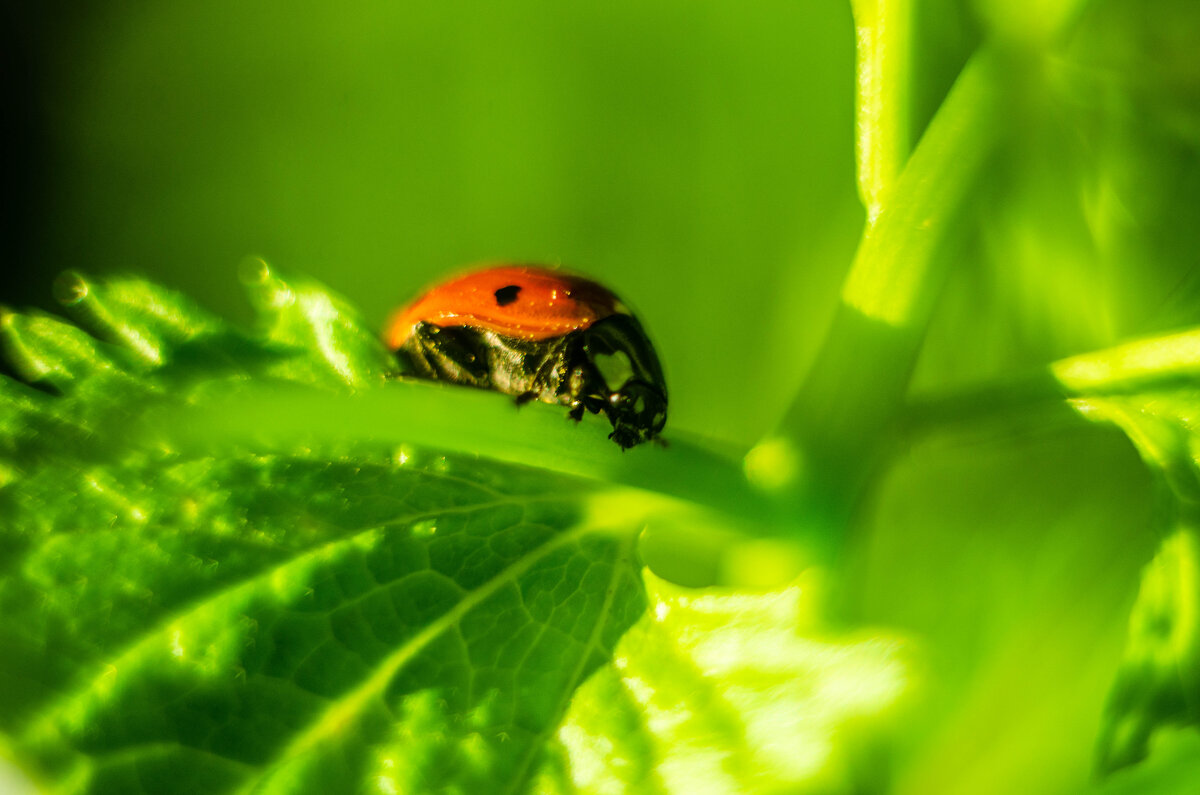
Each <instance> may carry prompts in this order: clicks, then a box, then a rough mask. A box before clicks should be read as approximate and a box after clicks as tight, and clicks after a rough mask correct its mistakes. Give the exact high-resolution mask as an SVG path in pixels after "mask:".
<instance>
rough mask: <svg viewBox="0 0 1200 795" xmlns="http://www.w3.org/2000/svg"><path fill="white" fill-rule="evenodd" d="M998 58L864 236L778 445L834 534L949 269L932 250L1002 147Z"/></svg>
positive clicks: (921, 151)
mask: <svg viewBox="0 0 1200 795" xmlns="http://www.w3.org/2000/svg"><path fill="white" fill-rule="evenodd" d="M1003 63H1004V59H1003V58H1002V57H1001V54H1000V53H999V52H996V51H993V50H991V49H987V48H985V49H983V50H981V51H979V52H977V53H976V54H975V56H973V57H972V58H971V60H970V61H969V62H968V63H967V65H966V66H965V67H964V69H963V71H962V73H961V74H960V75H959V77H958V80H957V81H956V83H955V85H954V87H953V88H952V89H951V91H950V94H949V95H948V96H947V98H946V100H945V102H943V104H942V107H941V108H940V110H939V111H938V112H937V114H936V116H935V117H934V119H933V121H932V122H931V123H930V125H929V127H928V129H927V130H926V132H925V134H924V136H923V137H922V138H921V141H920V143H919V144H918V146H917V148H916V150H915V151H914V153H913V155H912V157H911V158H910V159H909V161H908V163H907V165H906V166H905V168H904V171H903V172H902V173H901V175H900V177H899V179H898V180H897V182H896V183H895V185H894V186H893V187H892V189H891V190H890V191H889V192H888V197H889V198H888V201H887V202H886V204H885V205H884V206H883V207H882V208H881V210H880V212H879V214H878V217H877V218H876V219H875V222H874V223H870V224H868V225H867V227H866V230H865V232H864V235H863V239H862V242H861V243H860V245H859V248H858V252H857V254H856V256H855V259H854V263H853V265H852V267H851V270H850V274H849V276H848V278H847V279H846V282H845V285H844V287H843V291H842V305H841V306H840V307H839V309H838V311H837V313H836V315H835V317H834V321H833V324H832V327H831V328H830V331H829V333H828V336H827V338H826V342H825V344H824V346H823V347H822V349H821V351H820V352H819V354H818V356H817V359H816V361H815V363H814V365H813V367H812V369H811V370H810V372H809V374H808V377H807V379H806V381H805V383H804V386H803V388H802V389H801V392H800V395H799V396H798V398H797V400H796V402H795V403H794V404H793V405H792V407H791V408H790V410H789V411H788V413H787V415H786V416H785V418H784V420H783V422H782V424H781V427H780V434H781V435H782V436H784V437H785V438H789V439H792V440H793V441H796V442H798V443H799V449H800V450H801V451H802V455H803V457H804V461H805V465H806V472H807V473H808V474H809V477H808V480H807V483H806V484H805V485H806V488H807V490H808V491H807V494H806V495H805V499H804V504H805V505H806V506H809V509H810V510H815V511H817V513H818V519H819V520H820V521H823V522H833V523H834V525H835V526H840V525H842V524H843V523H844V522H845V521H846V519H847V518H848V516H849V513H850V512H851V511H852V509H853V506H854V504H855V502H856V501H857V496H858V494H859V493H860V490H861V487H862V485H863V482H864V479H865V477H866V474H867V472H869V471H870V469H871V467H872V466H873V462H874V457H875V455H876V454H877V453H878V451H879V449H880V447H881V444H880V443H881V440H882V437H884V436H885V434H886V433H887V432H888V430H889V429H890V427H891V426H892V424H893V422H894V421H895V419H896V417H897V415H898V413H899V412H900V410H901V408H902V406H903V401H904V396H905V392H906V391H907V388H908V382H909V376H910V374H911V371H912V368H913V365H914V363H915V361H916V357H917V352H918V349H919V346H920V343H921V339H922V337H923V335H924V332H925V328H926V326H927V325H928V322H929V318H930V315H931V312H932V308H933V305H934V302H935V299H936V296H937V295H938V293H939V292H940V289H941V286H942V284H943V282H944V280H945V276H946V273H947V271H948V269H949V267H950V262H949V260H948V258H945V257H939V256H938V253H939V251H938V249H939V246H940V245H941V244H942V243H943V241H944V240H945V239H946V237H947V236H948V234H949V233H950V231H951V229H952V227H953V224H954V222H955V221H956V219H957V211H958V210H959V208H960V207H961V205H962V203H963V200H964V199H965V197H966V196H967V195H968V194H969V192H970V191H971V189H972V187H973V186H974V185H975V184H976V182H977V179H978V176H979V173H980V171H981V169H982V168H983V166H984V164H985V163H986V161H987V160H988V158H989V156H990V155H991V153H992V152H993V150H994V148H995V145H996V143H997V141H998V140H999V138H1000V136H999V127H1000V124H999V105H1000V102H999V100H1000V91H999V87H1000V86H1002V85H1003V82H1002V80H1001V76H1002V73H1001V71H1000V70H1001V68H1002V66H1003Z"/></svg>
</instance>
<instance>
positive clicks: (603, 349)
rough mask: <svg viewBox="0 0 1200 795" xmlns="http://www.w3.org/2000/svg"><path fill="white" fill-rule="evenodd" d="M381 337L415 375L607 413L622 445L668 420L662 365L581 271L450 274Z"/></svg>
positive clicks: (618, 306)
mask: <svg viewBox="0 0 1200 795" xmlns="http://www.w3.org/2000/svg"><path fill="white" fill-rule="evenodd" d="M384 339H385V341H386V343H387V345H388V347H389V348H391V349H392V350H393V351H395V352H396V354H397V355H398V356H399V357H400V358H401V359H402V360H403V361H404V362H406V363H407V364H408V365H410V367H409V368H408V370H409V372H410V374H412V375H415V376H417V377H420V378H429V379H434V380H439V381H450V382H452V383H455V384H464V385H467V386H473V387H478V388H480V389H494V390H496V391H498V392H503V393H504V394H506V395H514V396H516V398H517V402H518V403H524V402H526V401H529V400H540V401H542V402H544V403H557V404H559V405H563V406H569V407H570V411H569V412H568V416H570V417H571V419H573V420H576V421H578V420H581V419H582V418H583V413H584V411H590V412H591V413H593V414H599V413H601V412H603V413H604V415H605V416H606V417H608V420H609V422H611V423H612V427H613V430H612V433H610V434H609V437H608V438H610V439H612V440H613V441H615V442H616V443H617V444H618V445H620V446H621V448H622V449H628V448H630V447H633V446H634V445H637V444H640V443H642V442H644V441H647V440H649V439H653V438H654V437H656V436H658V434H659V433H660V432H661V431H662V429H663V425H665V424H666V421H667V385H666V382H665V381H664V379H663V372H662V366H661V365H660V364H659V362H658V355H657V354H656V353H655V352H654V346H653V345H651V344H650V340H649V338H647V337H646V332H645V331H644V330H643V329H642V325H641V323H639V322H638V320H637V318H635V317H634V316H633V315H632V314H630V312H629V310H628V309H627V308H626V307H625V305H624V304H622V303H621V301H620V299H618V298H617V296H615V295H614V294H613V293H612V292H611V291H609V290H608V289H607V288H605V287H603V286H602V285H600V284H597V283H596V282H594V281H591V280H590V279H585V278H583V277H582V276H576V275H573V274H569V273H564V272H562V271H558V270H551V269H549V268H544V267H538V266H535V265H500V266H495V267H490V268H486V269H484V270H478V271H475V272H473V273H468V274H466V275H463V276H459V277H457V278H452V279H450V280H448V281H445V282H442V283H441V284H439V285H437V286H435V287H433V288H432V289H431V290H429V291H428V292H426V293H425V294H424V295H422V296H420V297H419V298H417V299H416V300H415V301H413V302H412V303H411V304H409V305H408V306H407V307H405V308H403V309H401V310H399V311H398V312H396V313H395V314H394V315H393V316H392V318H391V320H389V321H388V325H387V330H386V332H385V334H384Z"/></svg>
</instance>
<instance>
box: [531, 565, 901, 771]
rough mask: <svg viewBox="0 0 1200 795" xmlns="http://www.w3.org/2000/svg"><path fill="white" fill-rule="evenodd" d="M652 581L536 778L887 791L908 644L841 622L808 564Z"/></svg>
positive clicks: (580, 696) (576, 703)
mask: <svg viewBox="0 0 1200 795" xmlns="http://www.w3.org/2000/svg"><path fill="white" fill-rule="evenodd" d="M648 586H649V590H650V595H651V600H652V605H653V607H652V609H651V611H650V612H649V613H648V614H647V615H646V616H645V617H643V619H642V620H641V621H640V622H639V623H638V624H637V625H635V626H634V627H633V629H631V630H630V631H629V632H628V633H627V634H626V636H625V637H624V639H622V641H621V642H620V644H619V645H618V647H617V650H616V657H615V659H614V660H613V662H612V663H611V664H610V665H608V666H606V667H605V668H602V669H601V670H599V671H598V672H597V673H596V675H595V676H593V677H592V679H591V680H590V681H588V683H587V684H586V685H585V686H584V687H583V688H582V689H581V690H580V691H579V693H578V695H577V696H576V699H575V701H574V703H573V704H572V706H571V710H570V712H569V713H568V714H567V717H566V720H565V721H564V723H563V726H562V728H561V729H560V730H559V732H558V737H557V741H556V744H555V753H554V755H553V756H551V757H550V759H549V760H548V763H547V765H546V768H545V769H544V770H543V773H542V776H541V778H540V779H539V790H541V791H545V792H557V793H605V792H647V793H678V794H679V795H683V794H684V793H776V792H779V793H782V792H788V793H824V794H826V795H828V794H830V793H854V792H863V791H880V788H881V787H882V786H884V784H885V782H886V775H885V774H883V773H882V771H880V770H879V769H878V767H877V765H876V764H875V763H876V762H878V761H879V759H880V758H883V756H885V755H886V754H887V752H888V751H887V742H888V737H889V736H891V735H892V730H893V728H894V727H893V726H892V724H893V723H894V719H895V718H896V717H897V715H898V712H897V708H898V707H899V706H900V705H902V704H903V703H904V701H905V700H906V698H907V697H908V696H909V695H910V693H911V680H912V678H913V674H914V671H913V668H914V666H913V661H912V659H911V657H912V653H911V649H910V644H909V643H908V642H906V641H904V640H903V639H901V638H899V637H897V636H893V635H888V634H883V633H873V632H867V631H859V632H855V633H844V634H837V633H832V632H830V631H829V630H828V629H827V628H825V627H824V626H822V621H821V619H820V615H821V613H822V612H823V610H822V609H821V607H820V605H821V601H820V600H819V599H818V594H819V593H820V590H821V589H820V584H819V582H818V580H817V579H816V578H814V577H813V576H812V575H811V573H810V575H808V576H805V577H802V578H801V579H800V580H799V581H797V582H796V583H794V584H792V585H790V586H788V587H786V588H782V589H779V590H774V591H769V592H760V593H754V592H721V591H691V590H688V589H684V588H679V587H676V586H672V585H670V584H668V583H666V582H663V581H661V580H658V579H657V578H654V577H653V576H649V575H648Z"/></svg>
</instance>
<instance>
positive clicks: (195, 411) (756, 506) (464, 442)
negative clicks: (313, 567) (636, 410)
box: [127, 381, 777, 535]
mask: <svg viewBox="0 0 1200 795" xmlns="http://www.w3.org/2000/svg"><path fill="white" fill-rule="evenodd" d="M607 430H608V427H607V423H605V422H604V421H603V420H602V419H600V418H596V417H587V418H585V419H584V421H583V422H582V423H580V424H578V425H576V424H574V423H571V422H569V421H568V420H567V419H566V418H565V417H564V414H563V412H562V411H561V410H558V409H557V407H553V406H545V405H541V404H530V405H528V406H524V407H522V408H519V409H518V408H517V407H516V406H515V405H514V403H513V401H512V400H510V399H508V398H506V397H504V396H501V395H496V394H493V393H489V392H483V391H479V390H471V389H463V388H461V387H452V386H446V385H442V384H430V383H424V382H410V381H397V382H393V383H390V384H387V385H385V386H383V387H380V388H373V389H367V390H363V391H361V392H359V393H357V394H354V395H338V394H330V393H327V392H319V391H315V390H311V389H306V388H301V387H294V386H290V385H268V386H257V385H247V386H243V387H240V388H238V389H236V390H234V391H232V392H231V393H229V394H223V395H212V396H206V397H205V398H204V399H203V400H202V401H195V402H194V403H193V405H190V406H186V407H184V406H180V405H178V404H175V403H167V404H164V405H162V406H158V407H152V408H151V409H149V410H147V411H146V412H145V413H144V414H143V416H142V417H141V419H140V421H139V422H138V424H137V426H136V427H135V428H134V429H132V432H131V433H129V434H127V436H128V438H132V439H133V440H134V443H135V444H138V445H139V446H144V445H151V446H152V448H157V449H165V450H177V451H180V452H190V453H200V454H208V453H214V454H216V453H223V452H228V451H229V450H231V449H235V450H236V449H237V448H239V447H244V448H246V449H248V450H252V451H254V452H256V453H262V452H271V451H277V452H281V453H292V452H295V451H296V450H298V449H303V448H305V447H306V446H307V447H321V448H323V449H329V448H330V446H331V445H332V446H334V449H336V446H337V445H353V446H354V449H356V450H362V449H370V446H371V445H376V446H384V447H388V448H391V449H392V451H393V454H394V455H395V456H397V457H398V456H399V455H400V454H401V453H404V455H406V456H417V455H430V454H433V455H437V454H441V453H459V454H465V455H481V456H484V457H486V458H492V459H496V460H502V461H508V462H512V463H516V464H522V465H525V466H531V467H538V468H541V469H546V470H550V471H554V472H559V473H563V474H567V475H572V476H576V477H582V478H588V479H593V480H597V481H602V482H605V483H610V484H611V483H617V484H622V485H625V486H631V487H635V488H638V489H643V490H646V491H649V492H654V493H658V494H662V495H666V496H669V497H673V498H677V499H680V500H685V501H687V502H689V503H692V504H695V505H700V506H706V507H709V508H714V509H717V510H719V511H722V512H724V513H725V514H727V515H729V516H730V517H733V518H734V519H735V520H736V521H737V523H739V524H741V525H747V524H748V525H752V526H751V527H746V528H745V529H746V530H747V532H752V533H754V534H756V535H761V534H771V533H773V532H775V531H774V529H773V517H775V516H776V515H777V510H776V508H775V506H774V504H773V502H772V501H771V499H770V498H769V497H767V496H765V495H763V494H761V493H759V492H757V491H754V490H753V489H752V488H751V486H750V485H749V483H748V482H747V481H746V478H745V477H744V475H743V472H742V467H741V463H740V461H738V460H737V459H736V458H734V459H730V458H728V457H724V456H720V455H717V454H714V453H712V452H710V451H708V450H707V449H705V448H704V447H702V446H701V445H698V444H695V443H691V442H689V441H688V440H686V439H683V438H680V435H679V434H677V433H671V434H669V436H670V441H669V446H666V447H662V446H658V445H655V444H644V445H641V446H639V447H635V448H633V449H631V450H627V451H624V452H622V451H621V450H620V449H619V448H618V447H617V446H616V445H615V444H613V442H611V441H610V440H609V439H608V438H607V436H606V434H607ZM514 438H515V439H520V440H521V441H520V443H519V444H514V443H513V439H514Z"/></svg>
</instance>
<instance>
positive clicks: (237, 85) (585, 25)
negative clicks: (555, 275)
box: [4, 0, 861, 442]
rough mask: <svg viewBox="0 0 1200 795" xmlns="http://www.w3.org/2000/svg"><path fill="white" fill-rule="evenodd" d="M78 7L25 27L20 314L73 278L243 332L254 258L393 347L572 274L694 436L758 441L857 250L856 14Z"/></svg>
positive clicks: (823, 10) (381, 6) (429, 6)
mask: <svg viewBox="0 0 1200 795" xmlns="http://www.w3.org/2000/svg"><path fill="white" fill-rule="evenodd" d="M84 8H85V9H86V10H83V11H81V10H80V9H79V8H74V7H72V8H69V9H68V8H66V7H65V6H64V7H60V8H58V9H56V10H54V11H53V13H51V12H50V11H36V10H29V11H28V12H27V13H28V14H29V15H30V19H29V20H27V21H26V25H27V27H32V28H36V27H37V25H40V36H41V38H42V46H41V47H39V48H38V51H37V52H34V53H31V58H32V60H33V62H34V64H35V65H36V70H35V73H36V74H35V76H36V77H37V79H38V82H37V83H36V91H35V92H34V96H32V97H31V101H32V102H33V104H34V105H35V106H36V107H35V109H36V111H37V117H36V118H35V119H34V121H35V123H36V124H38V125H40V126H39V127H38V128H37V129H36V136H32V137H33V138H34V140H30V141H28V142H27V144H28V145H29V146H30V147H31V148H32V149H33V156H34V158H35V159H36V162H34V163H33V164H31V165H30V166H29V168H32V169H36V170H35V171H32V172H31V177H30V180H29V182H30V183H31V184H29V185H27V186H26V188H27V189H28V190H30V191H31V192H32V193H33V194H34V195H33V196H31V200H32V202H31V204H30V206H29V207H28V208H27V212H28V216H27V219H26V222H24V223H22V224H21V225H20V228H17V229H16V230H15V235H14V238H15V241H14V244H13V249H14V250H15V251H17V252H18V257H17V258H16V268H15V270H17V271H18V275H17V278H16V281H15V283H11V282H10V283H9V284H8V285H6V287H5V292H6V293H8V294H7V295H5V296H4V299H5V300H6V301H7V302H10V303H11V302H17V303H30V302H32V303H41V304H46V303H47V298H48V296H49V286H50V282H51V280H52V278H53V276H54V274H56V273H57V272H58V271H60V270H62V269H64V268H68V267H74V268H79V269H82V270H86V271H89V272H93V273H109V272H114V271H118V272H134V273H140V274H148V275H150V276H151V277H153V278H156V279H159V280H161V281H164V282H166V283H167V284H169V285H171V286H173V287H177V288H179V289H182V290H184V291H186V292H188V293H189V294H191V295H193V296H195V297H196V298H198V299H199V300H201V301H202V302H203V303H205V304H206V305H208V306H211V307H213V308H215V309H217V310H219V311H221V312H223V313H226V314H231V315H234V316H238V315H239V313H241V314H242V315H245V314H246V312H245V309H244V305H243V302H242V299H241V296H240V294H239V290H238V289H237V287H236V277H235V271H236V265H237V263H238V261H239V260H240V259H241V258H243V257H245V256H247V255H259V256H263V257H265V258H266V259H268V260H269V261H270V262H272V263H273V264H274V265H276V266H277V267H280V268H283V269H285V270H293V271H303V272H306V273H309V274H311V275H313V276H316V277H317V278H319V279H321V280H323V281H325V282H326V283H328V284H329V285H330V286H332V287H333V288H334V289H336V290H339V291H341V292H342V293H344V294H345V295H347V296H348V297H350V298H351V299H352V300H353V301H354V302H356V303H357V304H358V305H359V306H360V307H361V308H362V309H363V311H364V312H365V313H366V315H367V317H368V318H369V319H370V320H373V321H376V322H379V323H381V322H382V321H383V319H384V318H385V316H386V314H387V313H388V311H389V310H390V309H391V308H393V307H394V306H395V305H396V304H398V303H400V302H402V301H405V300H407V299H408V298H410V297H411V296H413V295H414V293H415V292H416V291H418V290H419V289H420V288H421V287H422V286H423V285H425V284H427V283H428V282H429V281H430V280H435V279H437V278H439V277H440V276H442V275H443V274H445V273H446V272H448V271H452V270H454V269H456V268H461V267H463V266H464V265H468V264H470V263H474V262H479V261H486V260H525V261H538V262H548V263H561V264H563V265H564V266H569V267H571V268H574V269H577V270H580V271H583V272H586V273H589V274H593V275H595V276H597V277H599V278H601V279H602V280H604V281H605V282H607V283H609V284H610V285H611V286H612V287H613V288H614V289H616V290H617V291H618V292H619V293H620V294H622V296H623V297H625V298H626V299H627V301H628V302H629V303H631V304H633V305H634V306H635V307H637V309H638V310H639V312H640V313H641V314H642V315H643V316H644V319H645V321H646V323H647V325H648V326H649V327H650V329H651V332H652V334H653V336H654V338H655V340H656V341H657V343H658V345H659V347H660V349H661V353H662V355H663V357H664V360H665V361H666V363H667V367H668V371H669V372H668V377H669V380H670V383H671V384H672V386H673V387H674V390H673V392H672V424H673V425H675V427H686V428H690V429H695V430H704V431H707V432H710V433H712V434H714V435H717V436H721V437H725V438H727V439H734V440H739V441H747V442H748V441H751V440H753V439H754V438H755V437H756V436H757V435H758V434H759V433H761V432H763V431H764V430H766V428H767V425H768V424H769V422H770V421H771V419H772V418H773V417H774V416H775V415H777V414H778V412H779V411H780V410H781V409H782V407H783V405H784V403H785V401H786V399H787V397H788V395H789V393H790V391H791V390H792V389H793V388H794V385H795V383H796V382H797V381H798V377H799V371H798V367H797V362H798V356H801V355H804V353H805V352H806V351H809V350H810V349H811V348H812V347H813V346H814V345H815V343H816V341H817V339H818V338H819V334H820V331H821V327H822V322H821V321H822V320H823V319H824V317H825V316H826V315H827V314H828V312H829V310H830V309H831V307H832V301H833V300H834V298H835V295H836V289H837V284H838V280H839V277H840V274H841V273H842V271H843V270H844V268H845V267H846V265H847V264H848V260H849V257H850V256H851V254H852V253H853V249H854V245H855V242H856V239H857V235H858V229H859V226H860V220H861V210H860V209H859V206H858V202H857V199H856V196H855V192H854V165H853V87H854V83H853V80H854V75H853V56H854V52H853V46H854V34H853V27H852V22H851V16H850V9H849V7H848V5H847V4H846V3H845V2H843V1H842V0H823V2H819V3H797V2H790V1H789V2H780V1H777V0H772V2H767V3H763V4H758V5H757V6H756V7H755V8H754V9H753V12H748V11H747V10H746V9H743V8H742V7H741V6H740V5H737V4H730V3H726V2H703V3H695V2H654V3H645V2H617V3H612V2H603V3H601V2H585V3H549V2H539V1H538V0H519V1H518V2H507V3H501V4H495V3H483V2H469V3H461V4H447V3H440V2H407V3H395V2H374V1H363V0H359V1H358V2H351V3H346V4H339V5H336V6H334V5H329V4H324V3H303V2H302V3H281V2H253V3H246V2H225V1H224V0H220V1H218V2H204V3H199V2H178V3H169V4H127V3H109V4H98V3H96V4H92V5H91V7H90V8H87V7H86V6H85V7H84ZM34 17H39V18H38V19H34ZM35 23H37V24H35ZM785 298H786V299H788V300H781V299H785ZM814 315H815V316H818V317H816V318H814ZM745 394H752V395H753V396H754V398H753V401H752V402H753V405H754V408H753V410H751V409H750V408H749V406H748V405H747V401H746V400H745V398H744V397H743V396H744V395H745Z"/></svg>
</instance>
